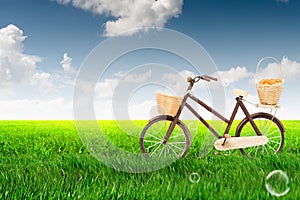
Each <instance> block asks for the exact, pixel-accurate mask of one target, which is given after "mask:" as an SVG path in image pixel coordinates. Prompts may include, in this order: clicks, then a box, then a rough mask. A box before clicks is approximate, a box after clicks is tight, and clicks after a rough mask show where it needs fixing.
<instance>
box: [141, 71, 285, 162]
mask: <svg viewBox="0 0 300 200" xmlns="http://www.w3.org/2000/svg"><path fill="white" fill-rule="evenodd" d="M200 80H204V81H208V82H210V81H217V78H215V77H212V76H207V75H203V76H196V77H194V78H191V77H188V78H187V82H188V83H189V86H188V88H187V90H186V93H185V94H184V96H183V98H182V101H181V103H180V106H179V107H178V110H177V113H176V115H175V116H170V115H158V116H156V117H154V118H152V119H150V120H149V123H148V124H147V125H146V126H145V127H144V129H143V131H142V133H141V136H140V148H141V151H142V153H143V154H144V155H145V156H150V157H153V156H158V157H161V156H165V157H166V156H171V157H179V158H182V157H184V156H185V155H186V154H187V152H188V150H189V148H190V146H191V144H192V138H191V134H190V131H189V129H188V128H187V126H186V125H185V124H184V122H183V121H181V120H180V119H179V116H180V114H181V112H182V109H183V108H184V107H186V108H188V110H190V111H191V112H192V113H193V114H194V115H195V116H196V117H197V118H198V120H199V121H200V122H201V123H202V124H204V125H205V126H206V127H207V128H208V129H209V130H210V132H211V133H213V134H214V136H215V137H216V138H217V141H216V142H215V148H216V149H217V150H230V149H239V150H240V152H241V153H242V154H243V155H246V156H248V157H255V156H257V155H259V154H261V153H262V154H264V153H266V154H269V153H279V152H280V151H281V150H282V148H283V144H284V132H285V129H284V126H283V124H282V123H281V121H280V120H279V119H277V118H276V117H275V116H274V115H275V114H274V115H272V114H269V113H265V112H257V113H254V114H250V113H249V112H248V110H247V108H246V106H245V104H244V103H243V101H244V100H245V99H244V96H247V93H246V91H242V90H238V91H236V94H237V97H236V98H235V100H236V104H235V107H234V109H233V111H232V114H231V117H230V119H227V118H226V117H224V116H223V115H221V114H220V113H218V112H217V111H216V110H214V109H213V108H211V107H210V106H208V105H207V104H205V103H204V102H203V101H201V100H200V99H198V98H197V97H195V96H194V95H192V94H191V90H192V88H193V86H194V84H195V83H197V82H198V81H200ZM188 98H189V99H191V100H193V101H195V102H196V103H198V104H199V105H200V106H202V107H203V108H205V109H206V110H207V111H209V112H210V113H212V114H214V115H215V116H216V117H218V118H219V119H221V120H222V121H223V122H225V123H227V126H226V129H225V131H224V133H223V134H222V136H221V135H220V134H219V133H218V132H217V131H216V130H215V129H214V128H213V127H212V126H211V125H210V124H209V123H208V122H207V121H206V120H205V119H204V118H203V117H201V116H200V114H199V113H197V111H196V110H195V109H194V108H193V107H192V106H191V105H190V104H189V103H187V99H188ZM239 108H241V109H242V111H243V112H244V114H245V118H244V119H243V120H242V121H241V122H240V123H239V124H238V126H237V128H236V132H235V137H231V136H230V135H229V131H230V129H231V127H232V124H233V122H234V119H235V117H236V114H237V112H238V110H239Z"/></svg>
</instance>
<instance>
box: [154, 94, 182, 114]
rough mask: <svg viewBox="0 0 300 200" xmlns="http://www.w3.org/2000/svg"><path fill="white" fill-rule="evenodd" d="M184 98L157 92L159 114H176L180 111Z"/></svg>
mask: <svg viewBox="0 0 300 200" xmlns="http://www.w3.org/2000/svg"><path fill="white" fill-rule="evenodd" d="M181 101H182V98H181V97H177V96H171V95H167V94H162V93H159V92H157V93H156V103H157V109H158V113H159V114H163V115H170V116H175V115H176V114H177V112H178V109H179V106H180V104H181Z"/></svg>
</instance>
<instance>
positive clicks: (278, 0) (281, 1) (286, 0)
mask: <svg viewBox="0 0 300 200" xmlns="http://www.w3.org/2000/svg"><path fill="white" fill-rule="evenodd" d="M276 1H277V2H279V3H288V2H289V0H276Z"/></svg>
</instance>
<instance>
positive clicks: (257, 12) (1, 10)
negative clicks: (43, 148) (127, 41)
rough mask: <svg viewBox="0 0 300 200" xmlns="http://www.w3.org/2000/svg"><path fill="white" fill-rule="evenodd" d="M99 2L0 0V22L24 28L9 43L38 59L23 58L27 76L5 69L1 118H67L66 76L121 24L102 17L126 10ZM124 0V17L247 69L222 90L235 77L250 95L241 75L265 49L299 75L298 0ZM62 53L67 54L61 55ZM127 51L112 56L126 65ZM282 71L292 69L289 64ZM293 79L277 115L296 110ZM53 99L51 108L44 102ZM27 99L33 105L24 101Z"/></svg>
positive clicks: (225, 64) (223, 66)
mask: <svg viewBox="0 0 300 200" xmlns="http://www.w3.org/2000/svg"><path fill="white" fill-rule="evenodd" d="M162 1H163V0H158V2H162ZM82 2H97V1H96V0H95V1H93V0H85V1H82ZM100 2H102V1H100ZM103 2H104V3H103V5H105V6H106V7H105V9H103V8H102V7H101V6H100V7H98V8H97V9H98V10H95V9H93V8H90V7H89V8H87V7H85V6H86V5H85V4H81V5H79V4H76V3H74V1H70V0H57V1H50V0H26V1H21V0H1V2H0V29H4V28H6V27H8V25H10V24H13V25H14V26H15V27H16V28H17V29H18V30H19V31H23V33H22V34H23V36H27V38H26V39H24V40H19V43H20V44H22V45H24V46H23V50H16V51H18V52H20V51H21V53H22V54H23V55H25V56H26V55H34V56H36V57H38V59H39V61H36V62H35V63H34V64H33V65H32V66H31V65H29V67H31V68H30V69H32V68H34V69H32V72H31V75H30V74H29V75H28V76H30V77H28V78H27V79H25V78H24V80H22V81H21V80H20V81H19V80H17V79H18V77H19V78H20V75H19V76H17V75H16V78H15V79H14V77H12V79H10V80H9V81H8V82H9V83H5V82H4V81H2V82H3V83H2V84H1V90H2V92H1V93H2V95H1V96H0V101H2V106H1V102H0V107H1V108H2V109H3V110H4V112H2V114H1V115H0V118H1V119H6V118H7V119H22V118H38V119H39V118H40V119H45V118H48V117H49V118H72V104H71V101H72V93H73V82H74V80H75V78H76V74H77V72H78V69H79V68H80V65H81V63H82V62H83V61H84V59H85V58H86V56H87V55H88V54H89V52H90V51H91V50H92V49H93V48H94V47H95V46H96V45H98V44H99V43H100V42H102V41H104V40H105V39H107V38H112V37H113V36H114V35H113V34H116V33H117V32H118V31H119V30H122V28H124V27H125V28H126V26H125V25H124V24H121V23H120V24H121V25H120V26H119V27H118V25H119V24H118V23H115V24H111V26H108V24H109V22H115V21H117V20H118V19H120V18H122V14H123V12H125V15H126V12H127V11H124V10H122V8H123V7H118V6H120V5H121V4H120V5H119V4H118V3H116V2H120V1H115V2H114V3H109V2H110V1H106V0H103ZM125 2H128V5H129V8H126V7H124V8H126V9H128V10H129V11H130V12H129V14H130V17H129V18H130V20H131V21H129V22H132V23H133V22H134V23H137V22H139V20H141V19H146V20H145V21H148V23H149V24H150V25H154V26H159V27H165V28H169V29H173V30H176V31H179V32H181V33H184V34H186V35H187V36H189V37H191V38H192V39H194V40H195V41H197V42H198V43H200V44H201V45H202V46H203V47H204V48H205V49H206V51H207V52H208V53H209V55H210V56H211V57H212V59H213V60H214V61H215V63H216V65H217V67H218V69H219V70H220V71H230V69H232V68H234V69H236V67H245V68H246V69H247V73H248V74H250V75H249V76H248V77H246V78H244V80H242V81H241V82H234V81H233V83H232V84H231V85H230V87H229V88H226V89H225V91H226V92H228V95H229V93H230V92H229V89H231V88H233V87H236V86H240V85H242V86H244V87H245V89H247V90H250V91H252V93H251V94H252V95H255V91H254V88H253V87H255V86H254V85H251V84H248V82H249V80H250V79H251V78H252V77H251V73H254V71H255V67H256V64H257V62H258V60H259V59H260V58H262V57H264V56H274V57H276V58H278V59H279V60H280V61H281V59H282V57H283V56H287V57H288V59H289V60H288V61H289V64H292V63H294V64H293V70H294V75H295V76H297V75H300V74H298V72H299V66H300V65H298V62H300V54H299V52H300V45H299V44H300V38H299V35H300V27H299V19H300V12H299V11H300V2H299V1H297V0H289V1H285V0H281V1H278V0H244V1H242V0H199V1H198V0H185V1H183V3H182V1H181V0H176V1H174V2H175V3H173V4H172V5H170V10H168V9H165V10H162V11H161V12H165V13H163V15H161V13H154V14H153V13H150V14H151V15H150V14H149V13H148V12H145V14H144V15H142V16H141V15H140V13H139V12H138V9H133V8H131V7H134V6H135V7H138V6H141V7H143V6H144V7H143V8H147V7H146V6H147V5H149V2H151V1H150V0H149V1H148V3H144V4H143V3H136V1H134V0H126V1H125ZM140 2H146V1H140ZM166 2H168V1H166ZM153 3H154V1H153ZM103 7H104V6H103ZM101 9H103V10H101ZM126 9H125V10H126ZM176 9H177V10H176ZM129 14H128V13H127V15H129ZM148 14H149V16H147V15H148ZM152 15H153V16H152ZM120 16H121V17H120ZM159 16H163V20H159V19H156V18H155V17H157V18H158V17H159ZM174 16H177V17H174ZM151 19H152V20H153V21H151ZM149 20H150V22H149ZM164 20H165V21H164ZM162 21H164V22H162ZM124 23H125V24H126V23H128V22H124ZM129 24H130V23H129ZM137 24H138V23H137ZM149 24H146V25H149ZM128 26H129V25H128ZM10 28H12V27H10ZM16 32H18V31H16ZM3 34H5V33H3ZM123 37H126V36H123ZM3 38H4V37H3ZM0 39H1V36H0ZM4 39H5V38H4ZM0 45H1V44H0ZM0 48H1V47H0ZM1 50H2V52H5V51H8V49H7V48H2V49H0V52H1ZM65 53H67V54H66V56H65V58H66V60H65V61H66V62H65V64H66V65H65V66H69V67H71V68H70V69H69V70H66V68H65V69H64V68H63V64H62V63H61V61H62V60H63V56H64V54H65ZM137 57H138V58H140V63H143V62H146V61H147V60H143V59H142V58H141V56H137ZM162 57H163V56H161V59H162V62H164V61H163V60H166V59H168V56H166V57H164V58H162ZM13 58H14V57H13ZM68 58H69V60H70V59H72V61H71V62H68V61H67V60H68ZM158 58H159V56H158ZM15 59H16V58H14V59H10V61H9V62H10V63H9V64H10V65H12V66H14V63H12V62H14V60H15ZM133 59H136V57H135V58H134V57H132V58H130V57H129V58H127V59H124V60H121V61H120V62H119V63H122V62H123V63H124V65H126V66H129V67H130V65H131V64H132V63H135V62H137V61H134V60H133ZM0 64H1V63H0ZM5 64H6V63H2V64H1V66H0V69H1V68H2V69H1V70H2V72H3V73H4V72H5V73H6V72H7V70H6V71H5V70H4V69H6V68H5V67H4V65H5ZM170 64H172V63H171V62H170ZM15 67H16V69H15V70H17V69H18V67H19V68H23V73H24V71H26V70H24V69H26V68H24V66H22V65H17V64H16V65H15ZM178 70H179V71H182V70H184V69H178ZM186 70H188V69H186ZM20 71H21V72H22V70H20ZM27 71H28V70H27ZM120 72H121V71H120ZM11 73H12V74H11V75H9V76H14V74H13V71H12V72H11ZM115 73H117V71H115ZM6 74H7V73H6ZM287 74H291V72H290V71H288V72H287ZM26 76H27V75H26ZM252 76H253V74H252ZM24 77H25V75H24ZM114 78H115V77H114ZM296 79H297V77H292V76H291V75H289V76H288V78H287V79H286V85H285V89H284V92H285V93H284V94H283V98H282V102H281V103H282V107H283V109H282V110H283V112H284V114H281V115H282V117H284V118H299V117H300V115H299V114H298V113H297V112H296V111H295V109H294V110H292V108H299V106H297V100H290V99H293V98H294V99H297V98H299V95H297V94H296V93H297V92H296V90H297V89H298V88H297V82H296V81H295V80H296ZM12 80H14V81H12ZM10 82H13V83H12V84H11V83H10ZM41 86H43V87H42V88H41ZM227 90H228V91H227ZM288 99H289V100H288ZM15 104H18V105H22V104H24V106H23V107H27V108H22V106H14V105H15ZM56 105H57V106H58V108H57V109H53V108H51V106H54V107H55V106H56ZM4 106H6V107H4ZM30 106H32V108H29V107H30ZM46 107H47V108H46ZM229 107H230V106H229ZM17 109H18V110H17ZM228 109H229V110H230V108H228ZM62 110H63V111H62ZM289 116H291V117H289Z"/></svg>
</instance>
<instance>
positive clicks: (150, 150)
mask: <svg viewBox="0 0 300 200" xmlns="http://www.w3.org/2000/svg"><path fill="white" fill-rule="evenodd" d="M170 124H171V121H167V120H162V121H158V122H155V123H153V124H152V125H150V127H149V128H148V129H147V130H146V132H145V134H144V135H143V137H142V143H143V147H142V151H143V153H145V154H147V155H148V156H150V157H172V158H178V157H182V156H184V155H185V153H186V147H187V144H188V140H187V138H186V136H185V133H184V131H183V129H182V128H181V127H180V126H179V125H176V126H175V128H174V130H173V132H172V134H171V136H170V137H169V139H168V141H167V142H166V143H165V144H163V141H164V137H165V135H166V133H167V131H168V128H169V126H170Z"/></svg>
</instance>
